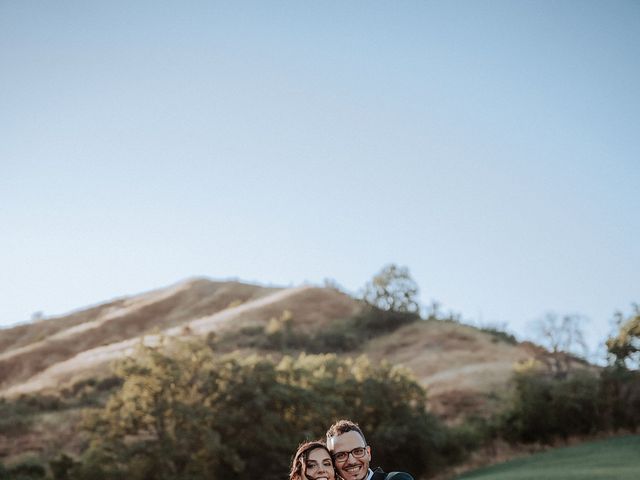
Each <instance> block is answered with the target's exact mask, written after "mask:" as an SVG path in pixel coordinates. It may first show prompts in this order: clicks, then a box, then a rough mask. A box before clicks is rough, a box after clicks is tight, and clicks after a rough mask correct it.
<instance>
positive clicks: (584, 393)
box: [500, 372, 602, 443]
mask: <svg viewBox="0 0 640 480" xmlns="http://www.w3.org/2000/svg"><path fill="white" fill-rule="evenodd" d="M514 384H515V391H514V396H513V398H512V401H511V405H510V406H509V407H508V409H507V410H506V412H504V414H503V415H502V418H501V421H500V430H501V433H502V435H503V436H504V437H505V438H506V439H508V440H512V441H521V442H525V443H528V442H543V443H551V442H552V441H553V440H554V439H555V438H556V437H562V438H567V437H568V436H570V435H577V434H581V435H584V434H588V433H593V432H595V431H597V430H598V429H599V428H600V425H601V420H602V419H601V416H600V409H599V399H598V398H599V388H600V387H599V379H598V377H597V376H595V375H593V374H591V373H588V372H574V373H573V374H572V375H571V376H569V377H566V378H558V377H555V376H551V375H549V374H547V373H539V372H524V373H518V374H516V375H515V377H514Z"/></svg>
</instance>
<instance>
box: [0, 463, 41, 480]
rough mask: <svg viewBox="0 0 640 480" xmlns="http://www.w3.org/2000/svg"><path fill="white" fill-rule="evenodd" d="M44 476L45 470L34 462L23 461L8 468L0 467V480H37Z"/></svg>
mask: <svg viewBox="0 0 640 480" xmlns="http://www.w3.org/2000/svg"><path fill="white" fill-rule="evenodd" d="M45 476H46V470H45V468H44V467H43V466H42V465H41V464H40V463H38V462H37V461H36V460H25V461H22V462H20V463H18V464H16V465H12V466H10V467H0V479H4V478H6V479H7V480H8V479H11V480H39V479H43V478H45Z"/></svg>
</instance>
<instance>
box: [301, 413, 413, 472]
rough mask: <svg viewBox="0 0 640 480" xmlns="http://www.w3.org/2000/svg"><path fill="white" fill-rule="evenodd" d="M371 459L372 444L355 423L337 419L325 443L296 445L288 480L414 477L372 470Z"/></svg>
mask: <svg viewBox="0 0 640 480" xmlns="http://www.w3.org/2000/svg"><path fill="white" fill-rule="evenodd" d="M370 461H371V447H370V446H369V445H367V441H366V440H365V438H364V434H363V433H362V430H360V427H358V424H357V423H354V422H352V421H350V420H339V421H338V422H336V423H334V424H333V425H331V427H330V428H329V430H327V443H326V445H325V444H324V443H323V442H321V441H315V442H306V443H303V444H302V445H300V446H299V447H298V450H297V451H296V454H295V455H294V457H293V461H292V462H291V472H290V473H289V480H337V479H338V478H342V479H343V480H413V477H411V475H409V474H408V473H404V472H391V473H384V472H383V471H382V470H381V469H380V468H378V469H376V470H375V471H372V470H371V469H370V468H369V462H370ZM338 476H339V477H338Z"/></svg>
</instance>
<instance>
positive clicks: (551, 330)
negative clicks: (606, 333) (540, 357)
mask: <svg viewBox="0 0 640 480" xmlns="http://www.w3.org/2000/svg"><path fill="white" fill-rule="evenodd" d="M585 321H586V320H585V318H584V317H582V316H580V315H563V316H562V317H560V316H559V315H557V314H555V313H553V312H549V313H547V314H546V315H545V316H544V317H542V318H541V319H539V320H537V321H536V322H535V323H534V330H535V333H536V335H537V337H538V338H539V340H540V343H541V344H542V345H543V346H545V347H546V348H547V349H548V350H549V351H550V352H551V354H552V355H551V358H552V362H553V363H552V365H551V370H552V371H553V373H555V374H556V375H558V376H565V375H566V374H567V372H568V371H569V370H570V368H571V362H572V355H575V356H586V353H587V344H586V342H585V340H584V334H583V332H582V325H581V324H582V323H584V322H585Z"/></svg>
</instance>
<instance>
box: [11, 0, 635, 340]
mask: <svg viewBox="0 0 640 480" xmlns="http://www.w3.org/2000/svg"><path fill="white" fill-rule="evenodd" d="M639 85H640V3H638V2H632V1H627V2H625V1H613V2H602V1H598V2H592V1H557V2H538V1H456V2H449V1H442V2H428V1H420V2H410V1H406V2H391V1H389V2H370V1H367V2H355V1H354V2H342V1H336V2H329V1H292V2H284V1H277V2H255V3H253V2H204V1H203V2H197V1H193V2H177V1H176V2H157V1H154V2H151V1H149V2H124V1H109V2H91V1H89V2H87V1H76V2H72V1H60V2H45V1H3V2H1V3H0V132H1V133H0V135H1V141H0V162H1V163H0V228H1V235H0V292H1V293H0V324H2V325H9V324H12V323H16V322H20V321H24V320H27V319H29V318H30V316H31V314H32V313H33V312H36V311H43V312H44V313H45V314H46V315H56V314H61V313H65V312H67V311H69V310H73V309H77V308H79V307H83V306H86V305H90V304H94V303H97V302H101V301H106V300H109V299H111V298H113V297H116V296H121V295H126V294H133V293H137V292H140V291H145V290H149V289H153V288H156V287H160V286H164V285H167V284H171V283H174V282H177V281H179V280H181V279H184V278H186V277H190V276H194V275H205V276H209V277H212V278H220V279H222V278H229V277H238V278H240V279H243V280H247V281H257V282H261V283H270V284H281V285H297V284H300V283H302V282H304V281H310V282H316V283H320V282H322V280H323V279H324V278H327V277H329V278H334V279H335V280H337V281H338V282H339V283H340V284H342V285H343V286H344V287H346V288H347V289H349V290H352V291H356V290H357V289H358V288H359V287H360V286H361V285H362V284H364V283H365V281H367V279H369V278H370V277H371V276H372V275H373V274H374V273H375V272H376V271H378V270H379V269H380V268H381V267H382V266H383V265H384V264H386V263H388V262H395V263H399V264H402V265H407V266H408V267H409V268H410V269H411V272H412V274H413V276H414V277H415V279H416V280H417V282H418V283H419V285H420V287H421V290H422V300H423V301H424V302H425V303H429V302H430V301H431V300H432V299H436V300H438V301H440V302H441V303H442V304H443V306H444V309H445V310H449V309H451V310H454V311H457V312H460V313H461V314H462V315H463V317H465V318H467V319H469V320H473V321H479V322H484V323H489V322H493V323H507V324H508V327H509V328H510V329H511V330H512V331H514V332H517V333H518V334H519V335H520V336H521V337H525V336H526V335H527V325H528V324H529V322H530V321H531V320H532V319H535V318H537V317H540V316H541V315H543V314H544V313H545V312H546V311H549V310H553V311H556V312H559V313H580V314H583V315H586V316H588V317H589V318H590V322H589V324H588V325H587V329H588V333H589V340H590V343H591V344H592V346H595V344H596V343H597V342H598V341H600V340H602V339H603V338H604V336H605V335H606V333H607V332H608V331H609V321H610V319H611V317H612V314H613V312H614V311H615V310H617V309H622V310H624V311H630V304H631V302H640V288H639V287H640V280H639V276H638V272H640V214H639V212H640V88H638V86H639Z"/></svg>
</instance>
